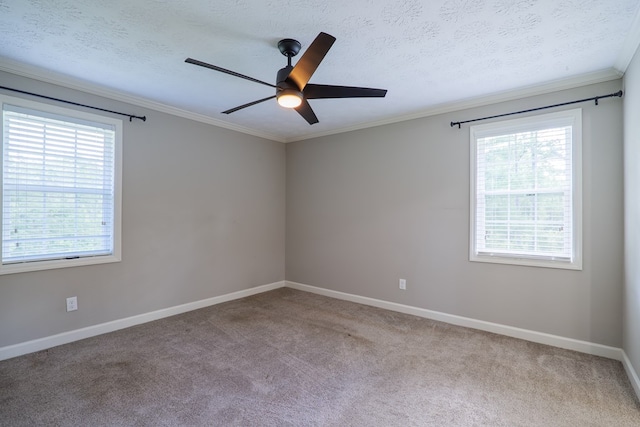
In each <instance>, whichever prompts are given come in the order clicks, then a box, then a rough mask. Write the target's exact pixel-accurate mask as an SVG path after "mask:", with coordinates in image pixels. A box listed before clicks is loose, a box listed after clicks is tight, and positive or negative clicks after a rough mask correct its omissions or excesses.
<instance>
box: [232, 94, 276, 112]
mask: <svg viewBox="0 0 640 427" xmlns="http://www.w3.org/2000/svg"><path fill="white" fill-rule="evenodd" d="M275 97H276V96H275V95H273V96H268V97H266V98H262V99H258V100H257V101H253V102H249V103H248V104H243V105H240V106H238V107H235V108H231V109H229V110H225V111H223V112H222V113H223V114H231V113H235V112H236V111H238V110H242V109H243V108H247V107H251V106H252V105H256V104H260V103H261V102H264V101H268V100H270V99H273V98H275Z"/></svg>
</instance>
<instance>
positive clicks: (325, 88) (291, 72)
mask: <svg viewBox="0 0 640 427" xmlns="http://www.w3.org/2000/svg"><path fill="white" fill-rule="evenodd" d="M335 41H336V38H335V37H333V36H331V35H329V34H327V33H320V34H318V36H317V37H316V38H315V40H314V41H313V42H312V43H311V44H310V45H309V47H308V48H307V50H306V51H305V52H304V54H303V55H302V56H301V57H300V59H299V60H298V62H297V63H296V65H295V66H291V58H292V57H294V56H296V55H297V54H298V52H300V48H301V45H300V42H298V41H297V40H293V39H283V40H280V41H279V42H278V49H279V50H280V52H281V53H282V54H283V55H284V56H286V57H287V66H286V67H284V68H281V69H280V70H279V71H278V74H277V77H276V84H275V85H272V84H271V83H267V82H265V81H262V80H258V79H254V78H253V77H249V76H245V75H244V74H240V73H236V72H235V71H231V70H227V69H225V68H222V67H218V66H216V65H211V64H207V63H206V62H202V61H198V60H197V59H192V58H187V59H186V60H185V62H188V63H189V64H194V65H199V66H201V67H205V68H210V69H212V70H215V71H220V72H221V73H226V74H230V75H232V76H235V77H240V78H242V79H246V80H249V81H252V82H255V83H260V84H263V85H266V86H270V87H272V88H274V89H275V90H276V93H275V95H272V96H268V97H266V98H262V99H258V100H257V101H253V102H249V103H247V104H243V105H240V106H238V107H234V108H231V109H229V110H226V111H223V113H224V114H231V113H234V112H236V111H238V110H242V109H243V108H247V107H251V106H252V105H256V104H259V103H261V102H264V101H268V100H270V99H273V98H276V100H277V101H278V104H280V105H281V106H283V107H286V108H293V109H295V110H296V111H297V112H298V113H299V114H300V115H301V116H302V117H303V118H304V119H305V120H306V121H307V122H308V123H309V124H310V125H312V124H314V123H318V118H317V117H316V114H315V113H314V112H313V110H312V109H311V106H310V105H309V102H308V101H307V100H309V99H326V98H383V97H384V96H385V95H386V94H387V90H386V89H372V88H366V87H354V86H334V85H318V84H313V83H309V79H310V78H311V75H312V74H313V73H314V72H315V71H316V69H317V68H318V66H319V65H320V62H322V60H323V59H324V57H325V55H326V54H327V52H328V51H329V49H331V46H332V45H333V43H334V42H335Z"/></svg>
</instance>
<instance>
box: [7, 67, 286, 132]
mask: <svg viewBox="0 0 640 427" xmlns="http://www.w3.org/2000/svg"><path fill="white" fill-rule="evenodd" d="M0 71H5V72H7V73H11V74H15V75H17V76H21V77H27V78H30V79H33V80H38V81H41V82H44V83H50V84H54V85H57V86H62V87H65V88H67V89H73V90H78V91H81V92H85V93H90V94H92V95H97V96H102V97H104V98H109V99H112V100H114V101H120V102H126V103H127V104H131V105H135V106H138V107H143V108H148V109H150V110H154V111H159V112H161V113H167V114H171V115H173V116H177V117H182V118H184V119H189V120H195V121H197V122H201V123H206V124H210V125H213V126H217V127H220V128H223V129H229V130H233V131H236V132H240V133H244V134H246V135H252V136H257V137H259V138H264V139H268V140H271V141H277V142H285V140H284V139H282V138H280V137H278V136H276V135H272V134H269V133H265V132H261V131H257V130H255V129H252V128H248V127H246V126H240V125H236V124H234V123H230V122H225V121H223V120H219V119H215V118H213V117H210V116H207V115H204V114H199V113H194V112H192V111H187V110H184V109H182V108H178V107H174V106H171V105H167V104H163V103H161V102H157V101H152V100H149V99H146V98H143V97H141V96H135V95H129V94H126V93H123V92H121V91H118V90H115V89H110V88H107V87H104V86H100V85H98V84H95V83H91V82H87V81H83V80H80V79H78V78H75V77H70V76H67V75H64V74H60V73H56V72H54V71H49V70H44V69H41V68H38V67H34V66H31V65H26V64H21V63H19V62H15V61H11V60H7V59H3V60H2V61H0Z"/></svg>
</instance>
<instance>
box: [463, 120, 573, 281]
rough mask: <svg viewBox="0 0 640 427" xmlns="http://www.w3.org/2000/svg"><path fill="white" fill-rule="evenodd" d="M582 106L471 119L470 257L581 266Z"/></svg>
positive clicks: (475, 259)
mask: <svg viewBox="0 0 640 427" xmlns="http://www.w3.org/2000/svg"><path fill="white" fill-rule="evenodd" d="M580 139H581V110H579V109H577V110H571V111H567V112H562V113H553V114H546V115H542V116H536V117H530V118H525V119H519V120H510V121H507V122H500V123H491V124H488V125H480V126H473V127H472V128H471V148H472V150H471V151H472V159H471V161H472V165H471V169H472V174H471V176H472V187H471V193H472V201H471V206H472V209H471V235H472V238H471V253H470V259H471V260H472V261H487V262H500V263H510V264H525V265H535V266H545V267H558V268H574V269H579V268H581V254H580V241H581V215H580V211H581V189H580V187H581V185H580V171H581V168H580V158H581V154H580V147H581V140H580Z"/></svg>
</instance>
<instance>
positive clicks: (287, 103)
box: [276, 89, 303, 108]
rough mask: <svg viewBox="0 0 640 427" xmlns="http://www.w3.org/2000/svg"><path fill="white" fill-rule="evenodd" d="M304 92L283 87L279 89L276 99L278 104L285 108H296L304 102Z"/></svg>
mask: <svg viewBox="0 0 640 427" xmlns="http://www.w3.org/2000/svg"><path fill="white" fill-rule="evenodd" d="M302 98H303V95H302V92H300V91H297V90H295V89H282V90H280V91H278V94H277V95H276V99H277V100H278V104H280V106H281V107H284V108H296V107H299V106H300V104H302Z"/></svg>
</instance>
